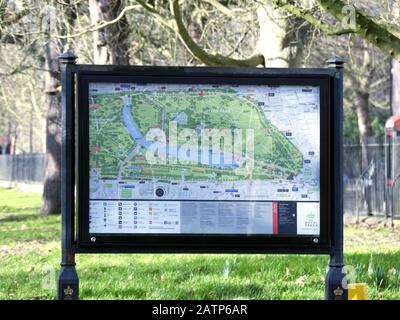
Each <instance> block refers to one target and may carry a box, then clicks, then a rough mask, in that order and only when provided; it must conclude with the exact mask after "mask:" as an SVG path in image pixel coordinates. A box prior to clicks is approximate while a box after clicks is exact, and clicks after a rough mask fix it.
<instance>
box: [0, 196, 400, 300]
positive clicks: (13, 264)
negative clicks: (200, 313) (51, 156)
mask: <svg viewBox="0 0 400 320" xmlns="http://www.w3.org/2000/svg"><path fill="white" fill-rule="evenodd" d="M39 208H40V195H37V194H34V193H22V192H17V191H15V190H5V189H0V299H54V297H55V294H56V290H55V278H56V273H57V270H58V267H59V262H60V217H59V216H48V217H45V218H40V217H39V215H38V211H39ZM345 234H346V263H347V264H348V265H351V266H353V267H354V268H355V274H356V280H357V281H358V282H367V284H368V289H369V297H370V299H400V290H399V288H400V230H399V229H398V228H397V229H387V228H380V227H377V228H369V229H365V228H360V227H348V228H346V230H345ZM327 262H328V258H327V257H326V256H285V255H280V256H279V255H160V254H158V255H156V254H148V255H144V254H136V255H133V254H131V255H117V254H115V255H79V256H78V257H77V270H78V274H79V278H80V290H81V292H80V294H81V298H82V299H323V297H324V281H323V279H324V276H325V272H326V266H327Z"/></svg>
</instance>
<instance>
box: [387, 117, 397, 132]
mask: <svg viewBox="0 0 400 320" xmlns="http://www.w3.org/2000/svg"><path fill="white" fill-rule="evenodd" d="M385 128H386V132H387V133H388V132H391V131H392V132H393V131H400V116H392V117H390V118H389V119H388V120H387V121H386V124H385ZM390 129H392V130H390ZM389 135H393V133H389Z"/></svg>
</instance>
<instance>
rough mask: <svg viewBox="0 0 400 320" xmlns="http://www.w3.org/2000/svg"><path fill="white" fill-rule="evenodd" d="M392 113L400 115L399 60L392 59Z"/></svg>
mask: <svg viewBox="0 0 400 320" xmlns="http://www.w3.org/2000/svg"><path fill="white" fill-rule="evenodd" d="M392 113H393V115H400V62H399V61H397V60H396V59H392Z"/></svg>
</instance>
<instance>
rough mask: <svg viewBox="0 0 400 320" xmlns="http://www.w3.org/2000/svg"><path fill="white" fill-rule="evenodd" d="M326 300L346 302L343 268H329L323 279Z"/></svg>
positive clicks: (346, 291) (345, 280) (346, 294)
mask: <svg viewBox="0 0 400 320" xmlns="http://www.w3.org/2000/svg"><path fill="white" fill-rule="evenodd" d="M325 299H326V300H348V289H347V279H346V274H344V273H343V266H341V267H336V266H330V267H329V271H328V274H327V275H326V279H325Z"/></svg>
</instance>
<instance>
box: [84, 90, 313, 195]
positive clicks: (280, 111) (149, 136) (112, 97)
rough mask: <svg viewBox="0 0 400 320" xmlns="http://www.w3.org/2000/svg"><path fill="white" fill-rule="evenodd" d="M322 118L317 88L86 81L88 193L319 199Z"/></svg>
mask: <svg viewBox="0 0 400 320" xmlns="http://www.w3.org/2000/svg"><path fill="white" fill-rule="evenodd" d="M319 118H320V96H319V87H311V86H266V85H256V86H255V85H216V84H207V85H206V84H201V85H200V84H197V85H192V84H154V83H90V86H89V151H90V198H91V199H156V198H162V199H166V200H197V199H200V200H201V199H207V200H295V201H298V200H301V201H319V149H320V146H319V143H320V141H319V129H320V127H319V126H320V123H319ZM149 155H151V156H152V157H151V159H150V158H149Z"/></svg>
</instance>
